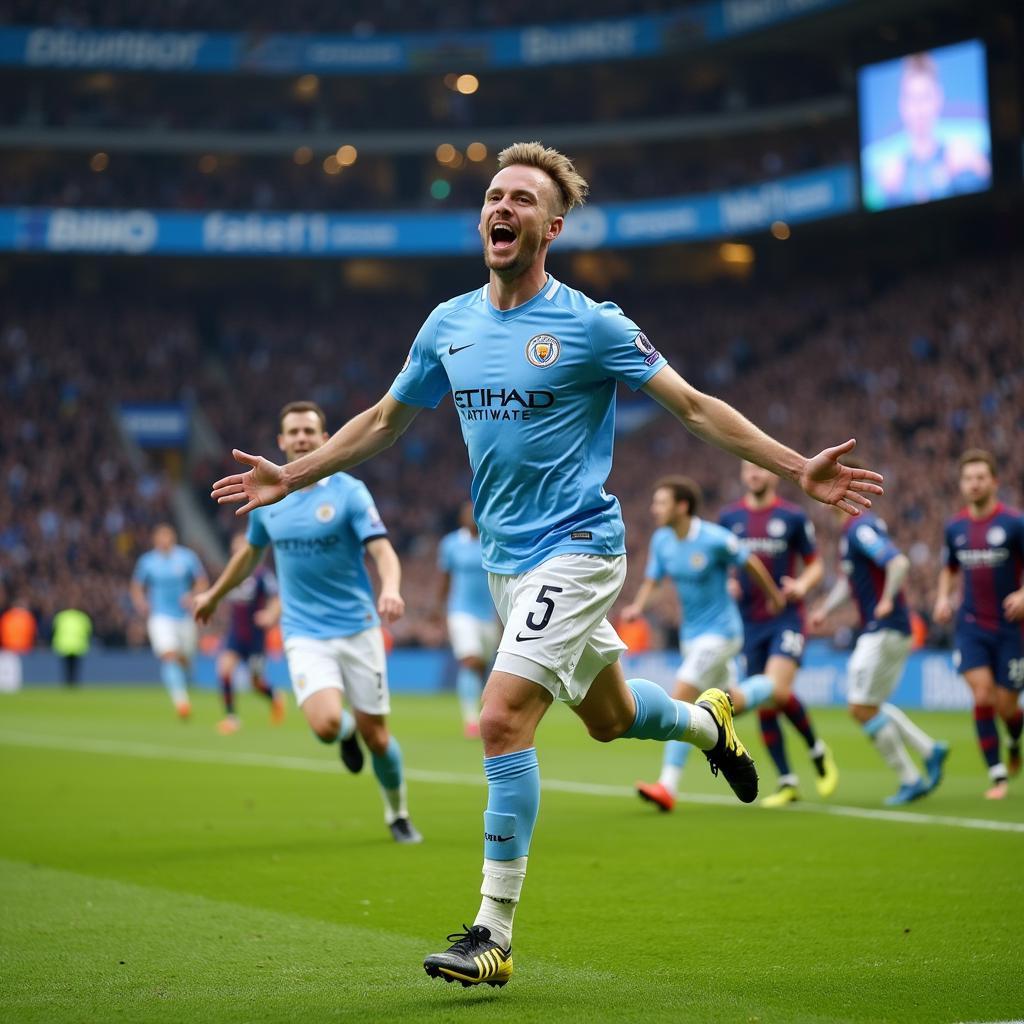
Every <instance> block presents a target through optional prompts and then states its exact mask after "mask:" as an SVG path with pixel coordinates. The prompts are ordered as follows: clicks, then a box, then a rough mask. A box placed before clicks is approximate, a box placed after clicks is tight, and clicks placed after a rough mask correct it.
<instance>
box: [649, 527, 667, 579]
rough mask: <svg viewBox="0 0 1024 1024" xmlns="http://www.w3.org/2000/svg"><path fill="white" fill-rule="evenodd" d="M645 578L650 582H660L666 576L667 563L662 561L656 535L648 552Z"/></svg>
mask: <svg viewBox="0 0 1024 1024" xmlns="http://www.w3.org/2000/svg"><path fill="white" fill-rule="evenodd" d="M644 576H645V577H646V578H647V579H649V580H660V579H662V578H663V577H664V576H665V563H664V562H663V561H662V558H661V553H660V552H659V550H658V537H657V534H655V535H654V536H653V537H652V538H651V546H650V548H649V549H648V552H647V568H646V569H645V570H644Z"/></svg>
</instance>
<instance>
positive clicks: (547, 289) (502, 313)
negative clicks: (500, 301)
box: [482, 274, 562, 321]
mask: <svg viewBox="0 0 1024 1024" xmlns="http://www.w3.org/2000/svg"><path fill="white" fill-rule="evenodd" d="M561 286H562V285H561V282H560V281H556V280H555V279H554V278H553V277H552V276H551V275H550V274H548V279H547V283H546V284H545V285H544V287H543V288H541V290H540V291H539V292H537V294H536V295H534V296H533V298H530V299H527V300H526V301H525V302H524V303H522V304H521V305H519V306H513V307H512V308H511V309H498V308H497V306H495V305H494V304H493V303H492V302H491V296H490V287H489V286H488V285H484V287H483V292H482V297H483V302H484V307H485V308H486V310H487V312H488V313H490V314H491V316H492V317H494V319H495V320H502V321H504V320H514V319H515V318H516V317H518V316H522V315H523V314H524V313H529V312H530V310H532V309H534V308H536V307H537V306H539V305H540V304H541V303H543V302H550V301H551V300H552V298H554V295H555V293H556V292H557V291H558V289H559V288H561Z"/></svg>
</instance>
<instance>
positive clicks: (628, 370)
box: [588, 302, 668, 391]
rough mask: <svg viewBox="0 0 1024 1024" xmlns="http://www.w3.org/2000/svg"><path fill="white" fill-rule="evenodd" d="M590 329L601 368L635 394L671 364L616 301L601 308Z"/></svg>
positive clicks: (595, 353)
mask: <svg viewBox="0 0 1024 1024" xmlns="http://www.w3.org/2000/svg"><path fill="white" fill-rule="evenodd" d="M588 326H589V328H590V342H591V345H592V346H593V349H594V358H595V359H596V360H597V364H598V366H600V367H601V369H602V370H604V372H605V373H606V374H607V375H608V376H609V377H613V378H614V379H615V380H621V381H622V382H623V383H625V384H628V385H629V386H630V387H631V388H632V389H633V390H634V391H636V390H637V389H638V388H641V387H643V385H644V384H646V383H647V382H648V381H649V380H650V379H651V378H652V377H653V376H654V375H655V374H656V373H657V372H658V371H659V370H660V369H662V368H663V367H664V366H666V365H668V364H667V363H666V361H665V358H664V357H663V356H662V354H661V353H660V352H658V351H657V349H655V347H654V346H653V345H652V344H651V343H650V342H649V341H648V340H647V335H646V334H644V332H643V331H641V330H640V328H639V327H637V325H636V324H635V323H633V321H632V320H630V319H629V317H628V316H626V314H625V313H623V312H622V310H621V309H619V307H618V306H616V305H615V304H614V303H613V302H604V303H602V304H601V305H600V306H598V307H597V308H596V309H595V310H594V311H593V312H592V313H591V315H590V320H589V325H588Z"/></svg>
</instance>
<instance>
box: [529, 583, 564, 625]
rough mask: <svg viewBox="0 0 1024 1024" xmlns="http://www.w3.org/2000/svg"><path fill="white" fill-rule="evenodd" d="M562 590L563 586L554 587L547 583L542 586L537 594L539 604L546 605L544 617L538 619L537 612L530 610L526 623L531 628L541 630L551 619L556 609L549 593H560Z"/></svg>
mask: <svg viewBox="0 0 1024 1024" xmlns="http://www.w3.org/2000/svg"><path fill="white" fill-rule="evenodd" d="M562 590H563V588H562V587H552V586H548V585H547V584H545V585H544V586H543V587H541V588H540V593H539V594H538V595H537V604H540V605H543V606H544V617H543V618H542V619H540V621H537V613H536V612H530V614H529V615H527V616H526V625H527V626H529V628H530V629H535V630H537V631H538V632H539V631H540V630H542V629H543V628H544V627H545V626H546V625H547V624H548V623H549V622H550V621H551V616H552V614H553V613H554V610H555V602H554V601H552V600H551V598H550V597H548V594H560V593H561V592H562Z"/></svg>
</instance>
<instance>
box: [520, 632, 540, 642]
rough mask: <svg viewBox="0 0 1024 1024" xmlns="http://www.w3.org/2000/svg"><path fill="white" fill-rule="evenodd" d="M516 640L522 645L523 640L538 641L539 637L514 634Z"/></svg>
mask: <svg viewBox="0 0 1024 1024" xmlns="http://www.w3.org/2000/svg"><path fill="white" fill-rule="evenodd" d="M516 639H517V640H518V641H519V642H520V643H522V642H523V641H524V640H539V639H540V636H539V635H538V636H523V634H522V633H516Z"/></svg>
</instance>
